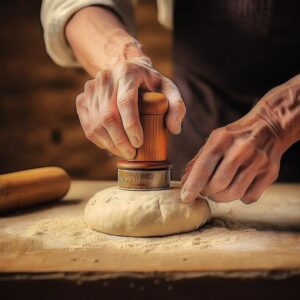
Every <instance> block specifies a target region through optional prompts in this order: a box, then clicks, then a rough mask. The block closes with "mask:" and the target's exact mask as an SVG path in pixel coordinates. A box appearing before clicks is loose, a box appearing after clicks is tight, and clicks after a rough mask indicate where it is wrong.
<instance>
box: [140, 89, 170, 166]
mask: <svg viewBox="0 0 300 300" xmlns="http://www.w3.org/2000/svg"><path fill="white" fill-rule="evenodd" d="M139 110H140V120H141V124H142V127H143V132H144V142H143V145H142V146H141V147H140V148H139V149H138V150H137V155H136V157H135V159H134V161H164V160H166V159H167V130H166V126H165V114H166V113H167V111H168V100H167V98H166V97H165V96H164V95H163V94H161V93H154V92H148V93H143V94H142V95H141V96H140V98H139Z"/></svg>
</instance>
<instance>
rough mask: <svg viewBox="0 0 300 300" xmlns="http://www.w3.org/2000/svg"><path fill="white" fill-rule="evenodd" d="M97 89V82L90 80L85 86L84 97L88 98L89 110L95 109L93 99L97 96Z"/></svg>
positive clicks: (87, 105)
mask: <svg viewBox="0 0 300 300" xmlns="http://www.w3.org/2000/svg"><path fill="white" fill-rule="evenodd" d="M95 88H96V80H88V81H87V82H86V83H85V85H84V95H85V98H86V107H87V109H88V110H91V109H93V108H94V107H93V103H94V100H93V99H94V98H95V96H97V95H96V93H95Z"/></svg>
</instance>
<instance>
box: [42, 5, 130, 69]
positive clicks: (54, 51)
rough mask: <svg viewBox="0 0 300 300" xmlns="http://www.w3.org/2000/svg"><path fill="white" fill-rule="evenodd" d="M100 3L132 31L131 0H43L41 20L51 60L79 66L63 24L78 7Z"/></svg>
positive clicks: (59, 63)
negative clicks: (114, 13) (113, 12)
mask: <svg viewBox="0 0 300 300" xmlns="http://www.w3.org/2000/svg"><path fill="white" fill-rule="evenodd" d="M91 5H102V6H106V7H109V8H110V9H112V10H113V11H115V12H116V14H117V15H118V16H119V17H120V18H121V19H122V21H123V22H124V24H125V26H126V28H127V30H128V31H129V32H130V33H133V32H134V21H133V3H132V0H43V3H42V9H41V22H42V26H43V29H44V40H45V44H46V49H47V53H48V54H49V55H50V57H51V58H52V59H53V61H54V62H55V63H56V64H58V65H60V66H66V67H75V66H79V63H78V62H77V61H76V58H75V56H74V54H73V52H72V49H71V47H70V46H69V44H68V42H67V40H66V37H65V25H66V23H67V22H68V20H69V19H70V18H71V17H72V16H73V15H74V14H75V13H76V12H77V11H79V10H80V9H82V8H84V7H87V6H91Z"/></svg>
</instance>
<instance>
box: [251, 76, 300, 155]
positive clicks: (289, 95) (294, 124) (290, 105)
mask: <svg viewBox="0 0 300 300" xmlns="http://www.w3.org/2000/svg"><path fill="white" fill-rule="evenodd" d="M252 111H253V113H255V114H256V115H257V116H258V117H259V118H260V119H261V120H263V121H264V122H266V123H267V124H268V126H269V128H270V130H271V131H272V132H273V133H274V135H276V136H277V137H278V138H279V139H280V141H281V144H282V148H283V150H284V151H285V150H286V149H288V148H289V147H290V146H291V145H292V144H293V143H295V142H297V141H298V140H299V139H300V76H296V77H294V78H292V79H291V80H289V81H288V82H286V83H284V84H282V85H280V86H278V87H276V88H274V89H272V90H271V91H270V92H268V93H267V94H266V95H265V96H264V97H263V98H262V99H261V100H260V101H259V102H258V103H257V105H256V106H255V107H254V108H253V110H252Z"/></svg>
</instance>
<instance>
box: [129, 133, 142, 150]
mask: <svg viewBox="0 0 300 300" xmlns="http://www.w3.org/2000/svg"><path fill="white" fill-rule="evenodd" d="M130 142H131V144H132V146H133V147H135V148H138V147H139V145H140V141H139V139H138V137H137V136H132V137H131V138H130Z"/></svg>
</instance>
